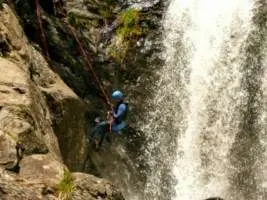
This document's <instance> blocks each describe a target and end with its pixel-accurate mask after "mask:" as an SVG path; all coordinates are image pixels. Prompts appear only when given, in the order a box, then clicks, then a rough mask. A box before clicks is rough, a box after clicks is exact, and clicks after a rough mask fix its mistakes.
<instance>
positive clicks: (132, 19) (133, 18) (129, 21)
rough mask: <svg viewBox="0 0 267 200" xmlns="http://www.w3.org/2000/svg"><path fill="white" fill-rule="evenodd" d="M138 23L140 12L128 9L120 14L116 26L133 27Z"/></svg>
mask: <svg viewBox="0 0 267 200" xmlns="http://www.w3.org/2000/svg"><path fill="white" fill-rule="evenodd" d="M139 21H140V11H139V10H137V9H133V8H131V9H128V10H126V11H124V12H122V13H121V14H120V15H119V16H118V24H119V25H122V26H123V27H128V28H131V27H134V26H135V25H137V24H138V23H139Z"/></svg>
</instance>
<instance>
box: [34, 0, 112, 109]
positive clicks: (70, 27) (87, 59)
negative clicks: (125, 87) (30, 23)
mask: <svg viewBox="0 0 267 200" xmlns="http://www.w3.org/2000/svg"><path fill="white" fill-rule="evenodd" d="M54 3H55V2H54V1H53V4H54ZM35 6H36V16H37V20H38V24H39V29H40V32H41V37H42V43H43V47H44V50H45V55H46V57H47V59H48V60H50V57H49V53H48V45H47V41H46V37H45V34H44V29H43V25H42V20H41V11H40V2H39V0H35ZM54 8H55V5H54ZM65 17H66V16H65ZM65 19H67V18H65ZM64 22H65V24H66V25H67V27H68V28H69V30H70V31H71V33H72V35H73V37H74V38H75V40H76V42H77V44H78V46H79V50H80V52H81V54H82V56H83V59H84V61H85V63H86V65H87V68H88V69H89V70H90V71H91V73H92V75H93V78H94V79H95V81H96V82H97V84H98V87H99V89H100V91H101V93H102V94H103V96H104V98H105V103H106V104H107V105H108V106H109V108H110V110H112V109H113V106H112V104H111V103H110V100H109V98H108V95H107V93H106V91H105V89H104V86H103V84H102V83H101V81H100V79H99V78H98V76H97V74H96V73H95V71H94V69H93V67H92V64H91V62H90V59H89V56H88V54H87V53H86V51H85V47H84V46H83V45H82V42H81V41H80V40H79V38H78V36H77V34H76V31H75V29H74V28H73V27H72V26H71V25H70V23H69V22H68V21H67V20H64Z"/></svg>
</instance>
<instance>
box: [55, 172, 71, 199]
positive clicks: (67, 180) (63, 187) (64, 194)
mask: <svg viewBox="0 0 267 200" xmlns="http://www.w3.org/2000/svg"><path fill="white" fill-rule="evenodd" d="M74 190H75V186H74V181H73V177H72V175H71V172H69V171H68V170H65V171H64V176H63V178H62V180H61V181H60V183H59V185H58V192H59V199H61V200H69V199H70V198H71V194H72V192H73V191H74Z"/></svg>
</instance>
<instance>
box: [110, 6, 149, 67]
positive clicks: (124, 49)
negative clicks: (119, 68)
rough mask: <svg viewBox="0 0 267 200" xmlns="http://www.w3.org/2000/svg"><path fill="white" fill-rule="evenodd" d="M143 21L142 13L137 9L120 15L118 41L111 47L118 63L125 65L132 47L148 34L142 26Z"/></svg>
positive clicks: (117, 32)
mask: <svg viewBox="0 0 267 200" xmlns="http://www.w3.org/2000/svg"><path fill="white" fill-rule="evenodd" d="M141 19H142V16H141V12H140V11H139V10H137V9H128V10H126V11H123V12H122V13H120V14H119V15H118V17H117V23H118V29H117V30H116V40H115V42H114V43H112V44H111V46H110V55H111V56H112V57H113V58H114V59H115V60H116V61H117V62H119V63H123V62H124V60H125V58H126V56H127V53H128V51H129V50H130V49H131V47H133V46H134V45H135V43H136V41H137V40H138V39H139V38H140V37H141V36H142V35H144V34H145V33H146V30H147V29H144V28H143V27H141V25H140V22H141Z"/></svg>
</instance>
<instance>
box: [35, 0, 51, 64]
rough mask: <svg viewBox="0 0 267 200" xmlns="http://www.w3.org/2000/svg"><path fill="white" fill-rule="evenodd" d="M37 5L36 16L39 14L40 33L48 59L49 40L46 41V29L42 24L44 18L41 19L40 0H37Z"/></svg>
mask: <svg viewBox="0 0 267 200" xmlns="http://www.w3.org/2000/svg"><path fill="white" fill-rule="evenodd" d="M35 7H36V16H37V21H38V24H39V29H40V33H41V38H42V43H43V48H44V52H45V56H46V58H47V59H48V60H50V56H49V53H48V45H47V41H46V37H45V34H44V29H43V24H42V19H41V10H40V2H39V0H35Z"/></svg>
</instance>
